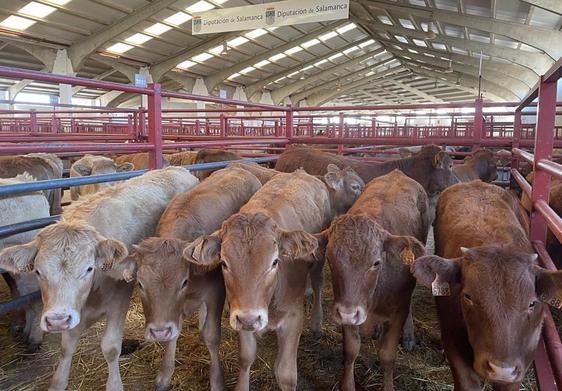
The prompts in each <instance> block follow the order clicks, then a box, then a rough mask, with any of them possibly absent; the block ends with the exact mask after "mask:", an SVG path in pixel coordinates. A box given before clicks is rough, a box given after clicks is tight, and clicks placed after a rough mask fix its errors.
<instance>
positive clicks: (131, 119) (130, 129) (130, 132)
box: [127, 114, 134, 139]
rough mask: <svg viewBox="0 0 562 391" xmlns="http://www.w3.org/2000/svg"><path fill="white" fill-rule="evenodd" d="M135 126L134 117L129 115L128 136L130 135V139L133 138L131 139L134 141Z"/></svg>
mask: <svg viewBox="0 0 562 391" xmlns="http://www.w3.org/2000/svg"><path fill="white" fill-rule="evenodd" d="M133 129H134V125H133V115H132V114H129V115H128V116H127V134H128V135H129V137H131V139H134V133H133V132H134V131H133Z"/></svg>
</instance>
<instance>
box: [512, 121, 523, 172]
mask: <svg viewBox="0 0 562 391" xmlns="http://www.w3.org/2000/svg"><path fill="white" fill-rule="evenodd" d="M520 142H521V111H516V112H515V114H514V117H513V141H512V142H511V149H512V150H513V148H519V143H520ZM511 168H515V169H516V170H518V169H519V159H517V158H516V157H515V155H514V154H512V155H511Z"/></svg>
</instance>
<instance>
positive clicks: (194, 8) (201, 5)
mask: <svg viewBox="0 0 562 391" xmlns="http://www.w3.org/2000/svg"><path fill="white" fill-rule="evenodd" d="M213 8H215V6H214V5H212V4H211V3H207V2H206V1H204V0H202V1H198V2H197V3H195V4H193V5H191V6H189V7H187V8H186V10H187V11H188V12H190V13H194V12H205V11H209V10H212V9H213Z"/></svg>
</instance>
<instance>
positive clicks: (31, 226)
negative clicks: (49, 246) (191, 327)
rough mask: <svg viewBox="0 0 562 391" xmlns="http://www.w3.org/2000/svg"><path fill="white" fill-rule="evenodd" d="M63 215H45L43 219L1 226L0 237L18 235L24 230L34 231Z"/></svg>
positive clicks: (54, 221)
mask: <svg viewBox="0 0 562 391" xmlns="http://www.w3.org/2000/svg"><path fill="white" fill-rule="evenodd" d="M60 217H61V215H56V216H49V217H43V218H41V219H35V220H29V221H24V222H21V223H15V224H9V225H4V226H1V227H0V239H2V238H5V237H7V236H12V235H16V234H19V233H22V232H27V231H33V230H35V229H39V228H43V227H46V226H47V225H51V224H53V223H56V222H57V221H59V220H60Z"/></svg>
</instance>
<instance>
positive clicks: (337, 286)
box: [316, 214, 425, 326]
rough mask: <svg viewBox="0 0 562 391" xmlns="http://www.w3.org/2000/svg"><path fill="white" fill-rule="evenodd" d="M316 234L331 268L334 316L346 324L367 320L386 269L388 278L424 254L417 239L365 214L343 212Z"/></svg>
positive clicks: (339, 321) (336, 319) (355, 323)
mask: <svg viewBox="0 0 562 391" xmlns="http://www.w3.org/2000/svg"><path fill="white" fill-rule="evenodd" d="M316 236H317V238H318V242H319V248H320V249H321V250H322V248H325V256H326V259H327V260H328V264H329V265H330V269H331V271H332V285H333V290H334V319H335V321H336V322H337V323H338V324H343V325H354V326H358V325H360V324H362V323H364V322H365V320H366V319H367V314H368V310H369V303H370V301H371V300H372V297H373V294H374V292H375V289H376V288H377V283H378V281H379V277H380V275H381V272H382V270H383V269H386V270H388V271H389V272H387V273H386V274H385V275H386V276H387V278H389V277H391V276H392V274H394V273H395V272H396V271H398V272H399V270H400V269H401V268H402V267H403V266H402V265H406V266H405V267H407V265H409V263H411V262H412V261H413V260H414V259H415V258H417V257H420V256H422V255H424V254H425V249H424V246H423V244H422V243H420V242H419V241H418V240H417V239H415V238H413V237H411V236H395V235H391V234H390V233H389V232H388V231H386V230H385V229H384V228H382V227H381V226H380V225H379V224H378V223H377V222H376V221H375V220H373V219H372V218H370V217H368V216H366V215H351V214H346V215H343V216H340V217H338V218H336V219H335V220H334V221H333V222H332V225H331V226H330V228H329V229H328V230H326V231H324V232H322V233H320V234H317V235H316ZM406 273H408V274H409V272H407V269H406ZM413 285H414V282H412V287H413Z"/></svg>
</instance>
